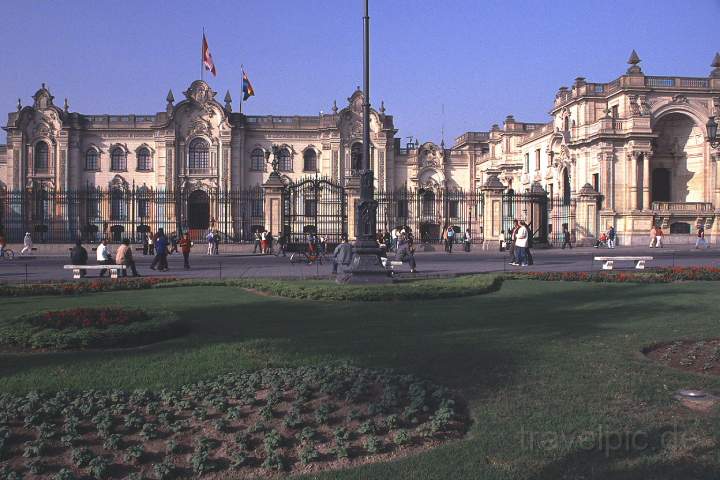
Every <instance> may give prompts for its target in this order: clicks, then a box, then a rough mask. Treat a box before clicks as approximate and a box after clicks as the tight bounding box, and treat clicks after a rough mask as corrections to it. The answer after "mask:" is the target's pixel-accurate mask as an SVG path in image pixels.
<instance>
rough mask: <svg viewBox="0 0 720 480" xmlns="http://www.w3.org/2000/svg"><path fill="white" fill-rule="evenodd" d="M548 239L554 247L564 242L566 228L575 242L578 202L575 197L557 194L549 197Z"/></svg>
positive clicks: (571, 239)
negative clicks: (564, 196)
mask: <svg viewBox="0 0 720 480" xmlns="http://www.w3.org/2000/svg"><path fill="white" fill-rule="evenodd" d="M547 205H548V241H549V242H550V244H551V245H552V246H554V247H559V246H561V245H562V244H563V240H564V234H563V231H564V228H567V229H568V232H569V233H570V241H571V242H572V243H573V244H574V243H575V237H576V233H577V230H576V224H575V219H576V202H575V199H574V198H573V199H570V198H563V197H559V196H555V197H553V198H549V199H548V204H547Z"/></svg>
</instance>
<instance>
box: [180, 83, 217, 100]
mask: <svg viewBox="0 0 720 480" xmlns="http://www.w3.org/2000/svg"><path fill="white" fill-rule="evenodd" d="M183 94H184V95H185V97H186V98H187V99H188V100H193V101H195V102H197V103H199V104H205V103H208V102H211V101H213V100H214V99H215V95H216V94H217V92H215V91H213V89H212V88H210V85H208V84H207V83H205V82H203V81H202V80H195V81H194V82H193V83H192V84H191V85H190V88H188V89H187V90H185V91H184V92H183Z"/></svg>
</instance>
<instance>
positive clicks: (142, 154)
mask: <svg viewBox="0 0 720 480" xmlns="http://www.w3.org/2000/svg"><path fill="white" fill-rule="evenodd" d="M137 169H138V170H140V171H141V172H149V171H150V170H152V159H151V157H150V150H148V149H147V148H145V147H143V148H141V149H140V150H138V152H137Z"/></svg>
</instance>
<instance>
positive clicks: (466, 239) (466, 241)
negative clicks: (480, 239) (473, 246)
mask: <svg viewBox="0 0 720 480" xmlns="http://www.w3.org/2000/svg"><path fill="white" fill-rule="evenodd" d="M470 243H472V237H471V236H470V229H469V228H466V229H465V235H464V236H463V247H464V248H465V251H466V252H470Z"/></svg>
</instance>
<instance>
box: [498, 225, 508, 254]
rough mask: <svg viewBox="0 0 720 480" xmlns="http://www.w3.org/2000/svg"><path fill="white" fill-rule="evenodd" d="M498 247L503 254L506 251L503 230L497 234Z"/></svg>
mask: <svg viewBox="0 0 720 480" xmlns="http://www.w3.org/2000/svg"><path fill="white" fill-rule="evenodd" d="M497 239H498V245H499V246H500V251H501V252H504V251H505V250H506V249H507V241H506V240H505V230H500V233H498V238H497Z"/></svg>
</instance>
